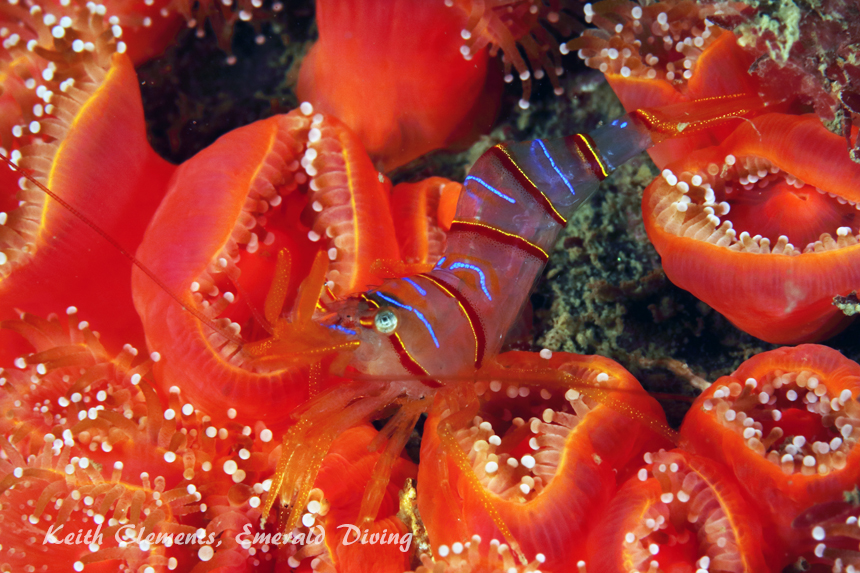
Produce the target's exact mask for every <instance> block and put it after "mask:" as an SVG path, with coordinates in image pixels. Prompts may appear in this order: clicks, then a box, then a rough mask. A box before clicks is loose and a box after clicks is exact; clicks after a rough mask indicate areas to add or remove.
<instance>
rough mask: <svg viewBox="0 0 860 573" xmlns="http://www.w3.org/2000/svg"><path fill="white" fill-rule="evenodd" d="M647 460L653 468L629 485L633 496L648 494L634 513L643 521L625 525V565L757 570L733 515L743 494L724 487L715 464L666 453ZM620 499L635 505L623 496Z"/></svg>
mask: <svg viewBox="0 0 860 573" xmlns="http://www.w3.org/2000/svg"><path fill="white" fill-rule="evenodd" d="M645 461H646V463H648V464H649V466H648V467H647V468H642V469H640V470H639V472H638V474H637V477H636V478H633V480H634V481H632V482H630V483H628V486H626V487H627V489H628V492H629V491H631V490H632V491H636V490H637V489H638V488H640V487H641V488H645V489H646V490H647V495H646V496H645V497H644V498H643V499H642V500H641V501H640V502H639V503H640V505H639V506H638V507H636V504H635V503H634V508H633V509H632V510H630V511H631V513H634V512H635V513H636V514H637V518H636V519H635V520H632V521H627V522H625V523H624V529H625V531H623V541H622V547H623V552H624V561H625V563H630V564H632V565H633V569H635V570H639V571H659V570H661V569H660V566H661V564H662V565H663V567H666V565H667V564H673V563H683V562H687V563H689V564H690V565H693V566H694V567H696V568H698V569H699V570H702V569H704V570H706V571H721V572H723V571H724V572H730V571H731V572H741V571H750V570H753V569H750V568H749V567H750V564H749V563H748V560H749V558H750V556H749V555H747V550H748V548H747V547H746V546H747V545H749V544H750V543H751V541H750V540H748V539H744V537H745V536H744V533H743V532H741V531H738V524H739V522H740V521H741V520H739V519H738V516H737V515H735V514H734V513H733V512H734V509H735V508H734V507H733V504H732V500H733V498H737V499H735V500H734V501H735V502H737V501H739V500H740V499H739V498H740V495H739V494H738V493H733V492H732V491H731V490H729V489H728V488H727V484H725V483H722V484H720V483H718V482H719V481H720V480H719V478H718V477H717V474H715V472H714V468H713V467H711V466H710V465H709V462H707V461H706V460H702V459H695V458H694V457H693V456H690V455H689V454H684V453H680V452H665V451H662V450H661V451H659V452H656V453H653V454H646V455H645ZM636 482H639V483H636ZM617 499H620V500H623V501H626V502H628V503H629V502H630V501H631V500H630V498H629V496H625V495H624V494H623V493H620V494H619V497H618V498H617ZM613 506H616V504H615V503H614V504H613ZM609 513H610V514H612V513H613V510H612V509H610V510H609ZM744 526H745V524H744ZM752 550H753V551H758V548H757V547H753V548H752Z"/></svg>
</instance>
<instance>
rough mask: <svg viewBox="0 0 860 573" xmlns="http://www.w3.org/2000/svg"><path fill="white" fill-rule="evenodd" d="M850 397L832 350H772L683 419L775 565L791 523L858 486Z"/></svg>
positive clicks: (792, 534) (853, 396) (858, 378)
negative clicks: (756, 523)
mask: <svg viewBox="0 0 860 573" xmlns="http://www.w3.org/2000/svg"><path fill="white" fill-rule="evenodd" d="M842 149H843V151H844V147H843V148H842ZM858 393H860V366H858V365H857V363H855V362H852V361H851V360H848V359H847V358H845V357H844V356H842V355H841V354H840V353H839V352H837V351H835V350H833V349H830V348H827V347H824V346H818V345H814V344H807V345H803V346H798V347H796V348H780V349H778V350H773V351H771V352H765V353H762V354H759V355H757V356H755V357H754V358H751V359H750V360H747V361H746V362H744V363H743V364H742V365H741V367H740V368H738V369H737V370H736V371H735V372H734V373H733V374H731V375H730V376H724V377H723V378H720V379H719V380H717V381H716V382H715V383H714V384H713V385H711V387H710V388H708V390H706V391H705V392H703V393H702V395H701V396H699V398H698V399H697V400H696V402H695V403H694V404H693V407H692V408H691V409H690V411H689V412H688V413H687V416H686V418H685V419H684V424H683V426H682V428H681V436H682V444H683V445H684V447H685V448H687V449H689V450H691V451H693V452H696V453H698V454H700V455H705V456H708V457H711V458H712V459H715V460H718V461H720V462H722V463H724V464H725V465H726V466H728V468H729V469H730V471H731V473H732V474H733V475H734V476H735V477H736V478H737V481H738V483H739V484H740V486H741V488H742V489H743V490H744V491H745V492H746V494H747V495H748V497H749V499H750V500H751V501H752V503H753V504H755V506H756V507H757V508H758V510H759V511H760V515H761V518H762V519H763V520H764V521H765V523H766V524H767V525H771V526H772V527H771V528H770V529H769V530H770V531H771V532H772V533H771V535H773V534H775V535H776V536H777V537H778V541H777V540H772V543H778V547H779V549H780V551H781V552H782V554H781V555H779V556H778V558H779V559H780V560H783V563H784V564H785V563H787V561H788V560H789V559H790V558H791V556H792V555H793V553H794V551H793V547H794V546H795V545H796V544H798V543H801V542H805V541H806V538H805V536H803V535H802V534H801V531H800V530H798V529H795V528H793V527H792V522H793V521H794V520H795V518H797V517H798V516H799V515H800V514H801V512H803V511H804V510H806V509H807V508H809V507H810V506H812V505H814V504H819V503H823V502H826V501H833V500H837V499H839V498H840V497H841V496H842V493H843V492H846V491H849V490H851V489H853V488H854V487H855V486H856V485H857V483H858V480H860V448H858V447H857V438H858V435H860V429H858V428H860V406H858V403H857V395H858Z"/></svg>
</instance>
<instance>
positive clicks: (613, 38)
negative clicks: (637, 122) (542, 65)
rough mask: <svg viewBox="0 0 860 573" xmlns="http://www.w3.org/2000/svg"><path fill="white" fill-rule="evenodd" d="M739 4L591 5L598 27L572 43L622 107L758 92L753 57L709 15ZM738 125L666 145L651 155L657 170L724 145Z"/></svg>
mask: <svg viewBox="0 0 860 573" xmlns="http://www.w3.org/2000/svg"><path fill="white" fill-rule="evenodd" d="M734 6H735V4H732V3H719V4H698V3H695V2H691V1H690V0H667V1H664V2H657V3H642V4H640V3H637V2H609V1H605V2H597V3H595V4H593V5H592V4H586V8H585V15H586V21H587V22H590V23H593V24H594V25H596V26H598V28H597V29H589V30H586V31H585V32H584V33H583V34H582V36H581V37H579V38H577V39H574V40H571V41H570V42H568V43H567V44H566V45H565V47H564V51H565V52H566V51H568V50H570V51H573V50H576V51H577V54H578V55H579V57H580V58H581V59H582V60H584V61H585V64H586V65H587V66H589V67H591V68H595V69H597V70H600V71H601V72H602V73H603V74H604V75H605V76H606V79H607V81H608V82H609V85H610V86H612V89H613V91H614V92H615V94H616V95H617V96H618V99H620V100H621V103H622V105H624V109H626V110H627V111H633V110H635V109H638V108H643V107H659V106H664V105H669V104H673V103H680V102H684V101H691V100H694V99H698V98H706V97H714V96H725V95H734V94H752V95H755V94H757V93H758V91H759V90H758V85H757V83H756V81H755V79H754V78H753V77H752V76H750V74H749V67H750V65H751V64H752V61H753V57H752V56H751V55H749V54H747V53H746V52H744V51H743V50H742V49H741V48H740V47H739V46H738V45H737V38H736V37H735V36H734V34H732V33H731V32H729V31H726V30H723V29H721V28H719V27H717V26H715V25H714V24H713V22H711V21H710V20H709V19H708V18H709V17H713V16H714V15H715V14H721V13H723V12H724V11H729V12H733V11H734V9H735V8H734ZM737 124H738V122H737V121H736V122H732V121H729V122H725V123H724V124H723V125H721V126H719V127H718V128H716V129H711V130H708V131H705V132H701V133H698V134H696V135H693V136H690V137H685V138H679V139H673V140H672V141H668V142H663V143H661V144H659V145H657V146H655V147H654V148H652V149H651V150H649V152H648V154H649V155H650V156H651V158H652V159H653V160H654V163H656V164H657V166H658V167H661V168H662V167H665V166H666V164H668V163H669V162H670V161H672V160H674V159H678V158H681V157H683V156H684V155H685V154H686V153H689V151H690V150H692V149H697V148H699V147H706V146H709V145H715V144H717V143H719V142H720V141H721V140H722V139H724V138H725V136H726V135H728V134H729V133H731V131H732V129H734V127H735V126H736V125H737Z"/></svg>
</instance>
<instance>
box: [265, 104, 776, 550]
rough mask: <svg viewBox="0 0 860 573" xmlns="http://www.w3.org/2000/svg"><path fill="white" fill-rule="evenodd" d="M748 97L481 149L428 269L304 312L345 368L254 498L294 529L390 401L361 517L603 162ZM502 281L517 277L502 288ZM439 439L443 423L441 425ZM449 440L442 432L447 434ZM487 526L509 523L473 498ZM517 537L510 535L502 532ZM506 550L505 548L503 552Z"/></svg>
mask: <svg viewBox="0 0 860 573" xmlns="http://www.w3.org/2000/svg"><path fill="white" fill-rule="evenodd" d="M757 106H760V104H759V103H758V100H757V98H753V97H748V96H732V97H723V98H712V99H708V100H700V101H698V102H693V103H685V104H679V105H678V106H671V107H667V108H663V109H661V110H657V111H654V110H637V111H634V112H631V113H629V114H627V115H625V116H623V117H621V118H619V119H616V120H614V121H612V122H611V123H608V124H606V125H604V126H602V127H600V128H599V129H597V130H595V131H594V132H592V133H591V134H589V135H587V134H576V135H571V136H568V137H565V138H563V139H557V140H535V141H531V142H526V143H517V144H503V145H498V146H496V147H493V148H492V149H490V150H489V151H487V152H486V153H485V154H484V155H483V156H481V158H479V159H478V161H477V162H476V164H475V165H474V166H473V168H472V169H471V171H470V172H469V175H468V176H467V177H466V180H465V187H464V190H463V193H462V194H461V196H460V201H459V203H458V206H457V213H456V216H455V218H454V222H453V224H452V226H451V232H450V234H449V235H448V243H447V248H446V250H445V254H444V256H443V257H442V258H441V259H440V260H439V261H438V262H437V264H436V266H435V268H433V269H432V270H431V271H430V272H427V273H423V274H418V275H414V276H411V277H405V278H398V279H394V280H390V281H388V282H386V283H384V284H383V285H381V286H380V287H378V288H376V289H372V290H370V291H367V292H364V293H360V294H357V295H354V296H351V297H349V298H346V299H343V300H339V301H335V302H332V303H328V304H326V305H324V306H325V311H324V312H319V313H318V314H317V316H316V317H315V320H317V321H318V322H319V323H320V324H322V325H324V326H326V327H328V328H332V329H336V330H338V331H340V332H342V333H344V334H346V335H347V336H348V338H350V339H351V340H357V341H358V342H359V344H358V347H357V348H356V349H355V350H353V351H352V357H351V360H350V363H349V366H348V371H347V373H348V375H349V376H350V377H351V378H352V380H353V381H352V382H350V383H347V384H344V385H341V386H338V387H336V388H333V389H331V390H330V391H328V392H325V393H323V394H321V395H320V396H318V397H317V398H316V399H314V400H313V401H311V402H310V403H308V404H307V405H306V406H305V407H304V408H303V409H302V411H301V412H299V413H297V414H295V415H296V416H297V417H298V422H297V423H296V424H295V425H294V426H293V427H291V428H290V430H289V431H288V432H287V434H286V435H285V437H284V448H283V454H282V457H281V460H280V462H279V464H278V469H277V472H276V475H275V477H274V479H273V483H272V488H273V489H272V490H271V491H273V492H278V494H279V495H278V496H275V495H270V496H269V497H268V498H267V500H266V504H265V507H264V509H265V511H264V516H265V515H267V514H268V512H269V511H270V510H271V509H272V507H273V506H274V504H275V501H276V499H280V503H281V504H282V506H285V507H286V506H288V507H289V514H288V517H287V519H286V522H285V524H284V525H285V530H286V531H290V530H292V528H293V527H295V525H296V523H297V522H298V519H299V517H300V516H301V511H302V509H303V508H304V506H305V505H306V503H307V496H308V494H309V492H310V489H311V487H312V484H313V481H314V475H315V474H316V472H317V471H318V468H319V464H320V463H321V460H322V457H323V455H324V454H325V452H326V451H327V449H328V447H329V445H330V444H331V441H332V440H333V437H334V436H335V435H336V434H337V432H339V431H342V429H345V428H348V427H351V426H353V425H355V424H357V423H359V422H362V421H364V420H367V419H368V418H369V417H373V416H377V415H379V414H380V412H382V411H383V410H386V409H387V408H388V407H389V406H399V407H400V409H399V410H398V411H397V412H396V413H395V414H394V416H393V417H391V418H390V420H389V421H388V423H387V424H386V426H385V428H384V429H383V431H382V432H381V433H380V437H379V439H378V442H379V443H375V444H374V446H376V447H377V449H378V448H379V447H382V445H383V444H382V442H383V440H385V439H386V438H389V439H388V442H387V444H385V445H384V452H383V454H382V455H381V456H380V457H379V460H378V462H377V464H376V467H375V470H374V477H373V479H372V480H371V484H370V485H369V487H368V489H367V491H366V492H365V498H364V501H363V503H362V508H361V513H360V516H359V519H363V520H372V519H373V518H374V517H375V515H376V512H377V510H378V503H379V499H380V492H381V491H382V490H383V488H384V486H385V484H386V483H387V481H388V472H389V471H390V465H391V461H392V460H393V459H394V458H395V457H396V456H398V455H399V453H400V451H401V449H402V447H403V444H404V443H405V442H406V440H407V438H408V436H409V434H410V433H411V431H412V428H413V427H414V424H415V422H416V421H417V419H418V417H419V416H420V414H421V413H422V412H423V411H425V410H426V409H427V407H428V406H429V403H430V402H431V401H430V400H429V398H431V397H432V396H433V395H434V393H435V392H436V391H437V390H438V389H439V388H441V387H444V386H446V385H447V386H452V385H453V381H469V380H474V379H475V377H476V376H477V375H476V370H478V369H480V368H481V366H482V365H483V364H485V363H486V362H488V361H489V360H490V359H492V358H493V357H494V356H495V355H496V354H497V353H498V351H499V349H500V348H501V344H502V339H503V337H504V335H505V333H506V332H507V330H508V328H509V327H510V326H511V324H512V323H513V321H514V319H515V318H516V316H517V314H518V313H519V312H520V309H521V308H522V306H523V304H524V303H525V300H526V298H527V296H528V294H529V292H530V291H531V288H532V286H533V285H534V283H535V281H536V280H537V278H538V277H539V276H540V273H541V271H542V270H543V267H544V265H545V264H546V262H547V259H548V256H549V252H550V250H551V249H552V247H553V244H554V242H555V239H556V237H557V235H558V233H559V231H560V230H561V229H562V227H563V226H564V225H565V224H566V222H567V220H568V218H569V217H570V216H571V214H572V213H573V212H574V211H575V210H576V209H577V207H579V206H580V205H581V204H582V203H583V202H584V201H586V200H587V199H588V198H589V197H590V196H591V195H592V194H593V193H594V192H595V191H596V190H597V188H598V186H599V184H600V182H601V181H602V180H603V179H604V178H606V177H607V176H608V175H609V174H610V173H611V172H612V171H613V170H614V169H615V168H617V167H618V166H619V165H621V164H623V163H624V162H625V161H627V160H629V159H631V158H632V157H635V156H636V155H638V154H639V153H641V152H642V151H645V150H646V149H648V148H649V147H651V146H652V145H654V144H655V143H657V142H660V141H662V140H664V139H667V138H670V137H674V136H678V135H680V134H682V133H683V134H684V135H687V134H689V133H692V132H695V131H696V130H700V129H707V128H708V127H710V126H712V125H714V123H717V122H720V121H724V120H725V119H726V118H728V117H737V116H738V115H743V114H744V113H746V112H747V111H749V110H751V109H752V108H755V107H757ZM512 285H516V287H515V288H513V286H512ZM441 435H442V441H443V445H444V444H445V431H444V428H443V431H442V432H441ZM449 442H450V440H449ZM484 505H485V508H486V509H487V511H488V512H489V513H490V514H491V516H494V517H493V519H494V521H495V522H496V525H497V526H498V527H499V530H500V531H502V532H503V533H505V532H506V531H508V530H507V528H506V527H505V526H504V523H502V522H501V519H500V518H499V517H498V514H497V513H495V514H494V510H493V508H492V507H491V504H484ZM505 536H506V537H507V538H508V541H509V542H510V543H512V545H511V548H512V549H515V548H516V545H515V540H512V538H511V537H510V535H508V534H506V535H505ZM515 552H516V551H515Z"/></svg>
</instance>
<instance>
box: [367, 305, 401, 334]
mask: <svg viewBox="0 0 860 573" xmlns="http://www.w3.org/2000/svg"><path fill="white" fill-rule="evenodd" d="M373 325H374V326H375V327H376V330H377V331H379V332H380V333H382V334H391V333H392V332H394V330H395V329H396V328H397V315H396V314H394V311H392V310H387V309H386V310H380V311H379V312H377V313H376V316H375V317H374V318H373Z"/></svg>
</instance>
